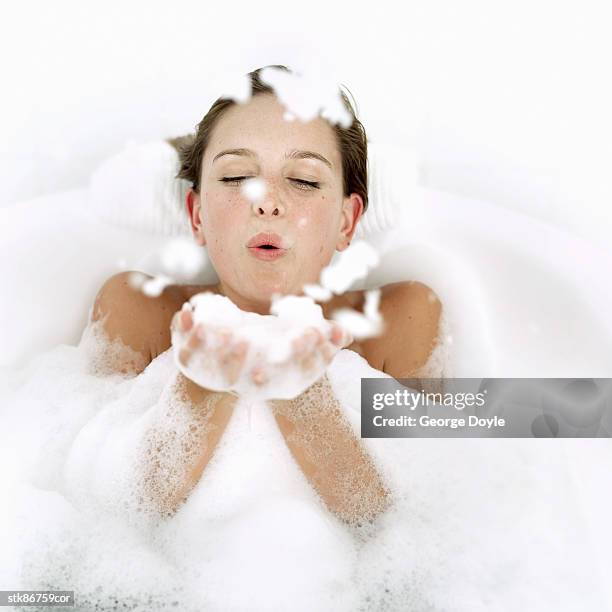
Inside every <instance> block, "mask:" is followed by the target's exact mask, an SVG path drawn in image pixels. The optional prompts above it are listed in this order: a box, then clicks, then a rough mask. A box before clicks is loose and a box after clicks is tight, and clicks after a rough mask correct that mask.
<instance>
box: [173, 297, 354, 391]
mask: <svg viewBox="0 0 612 612" xmlns="http://www.w3.org/2000/svg"><path fill="white" fill-rule="evenodd" d="M328 323H329V325H327V326H326V331H322V330H321V329H319V328H317V327H309V328H307V329H306V330H305V331H303V332H302V333H300V335H299V336H298V337H296V338H294V339H293V340H292V342H291V351H290V354H289V357H288V358H287V359H286V360H285V361H284V362H281V363H274V364H272V363H269V362H268V361H267V360H266V359H265V355H258V358H257V359H251V360H250V361H251V363H252V364H253V361H255V363H254V364H253V365H252V366H251V367H250V370H249V372H248V377H249V381H250V382H251V383H252V384H253V385H254V386H255V387H262V386H263V385H266V384H267V383H269V382H272V381H271V379H272V378H277V377H278V376H282V375H283V373H286V372H287V371H289V370H290V369H292V368H293V366H297V367H298V369H299V370H300V371H301V372H302V374H303V375H305V376H309V375H313V374H315V372H316V370H321V372H323V371H324V370H325V368H326V367H327V366H328V365H329V363H331V361H332V359H333V358H334V356H335V355H336V353H337V352H338V351H339V350H340V349H342V348H344V347H346V346H348V345H350V344H351V343H352V341H353V338H352V336H351V335H350V333H348V332H347V331H346V330H344V329H343V328H342V327H341V326H340V325H338V324H337V323H335V322H333V321H329V322H328ZM171 331H172V332H173V343H174V344H177V341H178V360H179V363H180V364H181V365H182V366H183V367H184V368H186V369H189V368H190V367H193V365H194V364H192V365H191V366H190V362H192V361H193V358H194V356H195V355H198V356H200V357H201V359H199V360H195V362H197V367H198V368H202V367H203V368H205V369H208V370H209V372H214V371H220V372H221V373H222V375H223V376H224V378H225V381H226V383H227V384H228V385H229V386H233V385H234V384H235V383H236V382H237V381H238V379H239V378H240V376H241V374H242V371H243V369H244V367H245V362H246V361H247V356H248V354H249V351H250V349H251V346H250V343H249V342H248V341H247V340H244V339H240V338H238V337H237V336H236V335H235V334H234V333H232V330H231V329H228V328H219V327H215V328H214V329H213V328H212V327H208V328H207V327H206V326H205V325H203V324H202V323H195V321H194V318H193V314H192V307H191V305H190V304H189V303H186V304H185V305H184V306H183V308H182V309H181V310H179V311H178V312H177V313H175V315H174V317H173V319H172V323H171Z"/></svg>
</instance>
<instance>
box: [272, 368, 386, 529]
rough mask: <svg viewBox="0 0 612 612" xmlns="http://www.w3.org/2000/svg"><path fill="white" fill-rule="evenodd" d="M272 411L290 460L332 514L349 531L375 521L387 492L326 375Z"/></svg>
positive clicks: (273, 404) (279, 403)
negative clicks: (290, 454)
mask: <svg viewBox="0 0 612 612" xmlns="http://www.w3.org/2000/svg"><path fill="white" fill-rule="evenodd" d="M270 406H271V409H272V412H273V414H274V417H275V419H276V422H277V423H278V426H279V428H280V431H281V432H282V434H283V436H284V438H285V441H286V442H287V446H288V447H289V449H290V451H291V453H292V455H293V457H294V458H295V460H296V461H297V463H298V465H299V466H300V468H301V469H302V471H303V472H304V474H305V475H306V478H307V479H308V480H309V482H310V483H311V485H312V486H313V487H314V488H315V489H316V491H317V492H318V493H319V495H320V496H321V498H322V499H323V501H324V502H325V504H326V505H327V507H328V508H329V510H330V511H331V512H333V513H334V514H336V515H337V516H338V517H339V518H340V519H341V520H343V521H345V522H346V523H349V524H352V525H355V524H356V525H360V524H361V522H362V521H364V520H367V521H373V520H374V519H375V518H376V517H377V516H378V515H379V514H380V513H382V512H384V511H385V510H386V509H387V508H388V507H389V505H390V503H391V498H390V492H389V489H388V488H387V487H386V485H385V483H384V482H383V479H382V477H381V476H380V474H379V472H378V471H377V469H376V466H375V465H374V463H373V461H372V459H371V458H370V456H369V455H368V453H367V452H366V450H365V448H364V447H363V444H362V443H361V442H360V441H359V439H358V438H357V437H355V434H354V433H353V429H352V426H351V424H350V423H349V422H348V420H347V419H346V417H345V416H344V415H343V413H342V409H341V408H340V405H339V402H338V400H337V399H336V397H335V395H334V392H333V389H332V388H331V385H330V383H329V380H328V378H327V375H324V376H323V377H321V378H320V379H319V380H318V381H317V382H315V383H314V384H313V385H311V386H310V387H309V388H308V389H307V390H306V391H304V392H303V393H302V394H301V395H299V396H298V397H297V398H295V399H293V400H272V401H270Z"/></svg>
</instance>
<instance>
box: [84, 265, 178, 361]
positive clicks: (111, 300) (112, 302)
mask: <svg viewBox="0 0 612 612" xmlns="http://www.w3.org/2000/svg"><path fill="white" fill-rule="evenodd" d="M132 274H134V272H132V271H126V272H120V273H118V274H115V275H113V276H111V277H110V278H108V279H107V280H106V281H105V282H104V284H103V285H102V287H101V288H100V290H99V292H98V294H97V296H96V299H95V302H94V307H93V312H92V321H94V322H95V321H101V322H102V326H103V328H104V330H105V332H106V335H107V337H108V339H109V340H111V341H115V340H120V341H121V342H122V343H123V344H124V345H126V346H127V347H129V348H130V349H132V350H133V351H134V352H135V353H136V355H137V356H138V358H137V359H136V363H135V364H134V367H133V368H131V369H135V370H136V372H140V371H142V370H144V368H145V367H146V366H147V365H148V364H149V363H150V362H151V361H152V359H154V358H155V357H156V356H157V355H159V354H161V353H163V352H164V351H165V350H167V349H168V348H169V347H170V322H171V320H172V316H173V315H174V313H175V312H176V311H177V310H178V309H180V307H181V305H182V304H183V302H184V301H185V299H184V292H183V290H182V288H181V287H180V286H170V287H167V288H166V289H165V290H164V291H163V292H162V294H161V295H159V296H157V297H149V296H147V295H145V294H144V293H143V292H142V291H140V290H139V289H138V288H136V287H135V286H134V284H133V282H132ZM145 277H147V278H152V277H150V276H149V275H145ZM122 367H123V366H122ZM118 369H120V371H123V370H124V368H123V369H121V368H118Z"/></svg>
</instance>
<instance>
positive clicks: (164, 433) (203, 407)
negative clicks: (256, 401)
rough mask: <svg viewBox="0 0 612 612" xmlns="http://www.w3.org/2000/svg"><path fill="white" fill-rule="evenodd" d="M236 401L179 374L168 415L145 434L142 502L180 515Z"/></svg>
mask: <svg viewBox="0 0 612 612" xmlns="http://www.w3.org/2000/svg"><path fill="white" fill-rule="evenodd" d="M235 401H236V399H235V397H234V396H232V395H230V394H229V393H219V392H216V391H211V390H209V389H204V388H203V387H200V386H199V385H197V384H196V383H194V382H193V381H191V380H190V379H188V378H186V377H185V376H183V374H181V373H180V372H178V373H177V374H176V378H175V379H174V381H173V383H172V387H171V389H170V394H169V401H167V402H166V403H164V406H163V408H164V410H165V413H164V414H162V415H161V419H159V420H158V421H157V422H155V423H153V424H152V425H151V426H150V427H149V428H148V429H147V432H146V434H145V456H144V466H143V467H144V478H143V482H142V489H141V493H142V495H143V498H144V499H143V500H142V501H144V502H145V503H146V504H147V505H149V506H150V505H151V504H152V505H153V507H154V508H155V509H156V510H157V511H158V512H159V513H160V514H161V515H162V516H166V517H169V516H172V515H173V514H174V513H175V512H176V511H177V510H178V508H179V507H180V506H181V505H182V504H183V503H184V502H185V501H186V499H187V498H188V497H189V494H190V493H191V491H192V490H193V488H194V487H195V485H196V484H197V483H198V482H199V480H200V478H201V477H202V473H203V472H204V469H205V468H206V466H207V465H208V463H209V462H210V460H211V458H212V456H213V453H214V451H215V448H216V447H217V445H218V443H219V440H220V439H221V437H222V435H223V432H224V431H225V429H226V427H227V424H228V423H229V421H230V418H231V416H232V413H233V410H234V406H235Z"/></svg>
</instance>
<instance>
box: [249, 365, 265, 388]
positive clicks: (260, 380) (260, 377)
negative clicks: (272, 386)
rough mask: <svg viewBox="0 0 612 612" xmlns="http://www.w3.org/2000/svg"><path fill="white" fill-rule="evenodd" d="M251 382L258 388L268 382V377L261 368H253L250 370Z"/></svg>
mask: <svg viewBox="0 0 612 612" xmlns="http://www.w3.org/2000/svg"><path fill="white" fill-rule="evenodd" d="M251 380H252V381H253V383H254V384H255V385H257V386H258V387H261V386H262V385H265V384H266V383H267V382H268V375H267V374H266V371H265V370H264V368H263V367H262V366H255V367H254V368H253V369H252V370H251Z"/></svg>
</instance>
